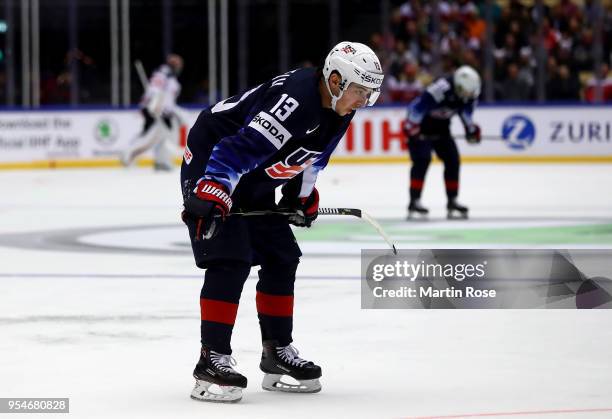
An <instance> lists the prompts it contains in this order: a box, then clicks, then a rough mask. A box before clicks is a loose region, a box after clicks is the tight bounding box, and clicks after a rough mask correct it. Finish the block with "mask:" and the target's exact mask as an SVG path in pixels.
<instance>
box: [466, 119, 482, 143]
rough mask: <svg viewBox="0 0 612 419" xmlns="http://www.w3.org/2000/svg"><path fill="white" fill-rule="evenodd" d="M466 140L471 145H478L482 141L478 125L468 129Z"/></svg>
mask: <svg viewBox="0 0 612 419" xmlns="http://www.w3.org/2000/svg"><path fill="white" fill-rule="evenodd" d="M465 139H466V140H467V142H468V143H470V144H478V143H480V141H481V140H482V137H481V135H480V127H479V126H478V125H476V124H472V125H471V126H469V127H468V128H467V129H466V132H465Z"/></svg>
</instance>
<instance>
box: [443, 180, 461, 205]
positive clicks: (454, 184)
mask: <svg viewBox="0 0 612 419" xmlns="http://www.w3.org/2000/svg"><path fill="white" fill-rule="evenodd" d="M444 184H445V186H446V196H447V197H448V200H449V201H450V200H451V199H455V198H457V194H458V193H459V180H457V179H445V180H444Z"/></svg>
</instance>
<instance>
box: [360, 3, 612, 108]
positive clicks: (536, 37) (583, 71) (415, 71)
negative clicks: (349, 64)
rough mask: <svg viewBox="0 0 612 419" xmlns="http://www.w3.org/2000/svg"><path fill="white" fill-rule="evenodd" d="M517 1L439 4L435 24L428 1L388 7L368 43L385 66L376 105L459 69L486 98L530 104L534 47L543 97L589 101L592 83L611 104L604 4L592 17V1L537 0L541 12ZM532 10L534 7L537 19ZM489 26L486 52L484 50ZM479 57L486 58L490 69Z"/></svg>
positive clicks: (608, 13) (610, 39)
mask: <svg viewBox="0 0 612 419" xmlns="http://www.w3.org/2000/svg"><path fill="white" fill-rule="evenodd" d="M488 3H490V6H487V4H488ZM500 3H502V4H500ZM523 3H528V2H521V1H519V0H509V1H507V2H486V1H470V0H455V1H446V0H441V1H439V2H438V16H439V18H438V19H437V20H434V19H433V16H434V13H433V12H434V11H433V10H432V6H431V2H427V1H423V0H409V1H406V2H404V3H403V4H401V5H400V6H399V7H397V8H395V9H394V10H393V11H392V17H391V24H390V32H389V33H387V34H385V35H381V34H378V33H375V34H373V35H372V37H371V39H370V44H371V45H372V46H373V48H374V49H375V50H376V51H377V53H378V54H379V55H380V56H382V57H383V61H384V64H383V65H384V66H385V68H386V69H387V77H386V80H385V88H384V92H385V94H384V96H383V100H384V101H386V102H399V101H401V102H404V101H409V100H411V99H412V98H414V97H415V96H416V95H418V94H419V92H420V91H422V89H423V88H424V86H426V85H427V84H428V83H429V82H430V81H431V80H432V78H434V77H435V76H437V75H441V74H448V73H450V72H451V71H452V69H453V68H456V67H457V66H458V65H462V64H468V65H471V66H473V67H474V68H476V69H477V70H478V71H479V72H480V73H481V74H482V75H483V83H484V85H485V86H484V90H485V91H486V90H487V89H489V92H491V93H492V98H493V100H494V101H514V102H518V101H530V100H535V99H537V98H538V91H537V89H538V72H537V66H538V51H539V50H538V48H539V47H541V48H543V49H542V50H540V51H542V52H543V54H542V55H541V56H540V57H542V58H541V63H542V65H543V66H545V71H544V72H543V77H542V78H541V79H540V80H541V83H542V85H541V86H542V87H541V89H542V90H543V92H541V94H542V93H543V94H544V99H545V100H548V101H578V100H584V101H593V100H594V98H595V86H596V84H598V83H599V84H601V86H602V87H601V92H602V99H603V100H605V101H612V73H611V72H610V60H611V53H612V51H611V47H612V2H606V1H604V2H602V5H601V9H599V10H600V11H599V12H598V11H597V10H598V9H597V2H595V1H592V0H584V1H581V2H578V1H576V2H574V1H572V0H558V1H557V2H555V4H554V5H552V6H548V5H546V2H545V4H544V5H543V7H542V8H541V9H538V8H536V7H535V6H534V5H533V2H531V5H526V4H523ZM488 7H490V8H489V9H487V8H488ZM538 10H542V16H541V17H539V16H538ZM487 13H488V15H487ZM486 17H490V19H491V21H492V22H493V24H492V25H491V28H487V21H486V19H485V18H486ZM598 18H599V19H600V20H599V21H598V20H597V19H598ZM598 23H599V24H600V25H601V26H600V27H601V41H602V42H601V46H602V48H601V52H600V60H599V62H597V61H595V60H594V57H595V50H594V47H593V46H594V42H595V36H596V33H595V30H596V28H597V27H598V26H597V24H598ZM436 29H437V30H436ZM489 29H490V31H491V38H489V39H490V40H491V41H492V45H491V48H487V47H488V44H487V31H488V30H489ZM487 52H489V53H491V56H490V57H489V60H490V61H489V62H490V63H491V64H492V65H490V66H487ZM595 67H598V68H597V69H596V70H595ZM487 68H492V71H487ZM487 85H489V86H487ZM539 97H541V96H539Z"/></svg>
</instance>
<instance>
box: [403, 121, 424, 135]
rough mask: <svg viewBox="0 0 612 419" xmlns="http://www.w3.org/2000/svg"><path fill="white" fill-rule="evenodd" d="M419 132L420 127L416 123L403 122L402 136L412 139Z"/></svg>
mask: <svg viewBox="0 0 612 419" xmlns="http://www.w3.org/2000/svg"><path fill="white" fill-rule="evenodd" d="M420 132H421V125H419V124H417V123H416V122H412V121H411V120H410V119H406V120H405V121H404V134H405V135H406V138H412V137H416V136H417V135H419V133H420Z"/></svg>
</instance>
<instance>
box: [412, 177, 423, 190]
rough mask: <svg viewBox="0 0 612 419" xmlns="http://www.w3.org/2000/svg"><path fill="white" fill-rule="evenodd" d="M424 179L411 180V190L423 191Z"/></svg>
mask: <svg viewBox="0 0 612 419" xmlns="http://www.w3.org/2000/svg"><path fill="white" fill-rule="evenodd" d="M423 182H424V181H423V179H411V180H410V188H411V189H423Z"/></svg>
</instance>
